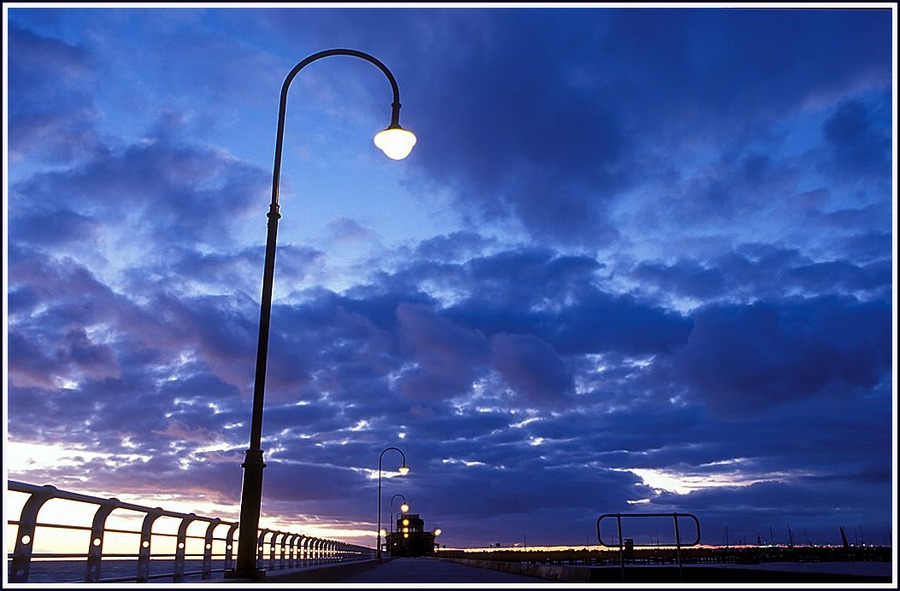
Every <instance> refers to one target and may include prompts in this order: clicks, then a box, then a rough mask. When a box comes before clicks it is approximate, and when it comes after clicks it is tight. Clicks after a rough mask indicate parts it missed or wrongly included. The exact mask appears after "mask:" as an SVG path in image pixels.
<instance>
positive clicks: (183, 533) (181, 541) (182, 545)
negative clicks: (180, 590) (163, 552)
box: [172, 513, 196, 583]
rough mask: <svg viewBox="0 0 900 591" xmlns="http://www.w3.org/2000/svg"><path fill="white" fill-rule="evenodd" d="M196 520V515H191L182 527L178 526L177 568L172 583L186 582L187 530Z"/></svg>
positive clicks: (176, 545)
mask: <svg viewBox="0 0 900 591" xmlns="http://www.w3.org/2000/svg"><path fill="white" fill-rule="evenodd" d="M195 518H196V515H194V514H193V513H189V514H188V515H186V516H185V517H184V519H182V520H181V525H179V526H178V537H177V538H176V541H175V567H174V572H173V573H172V581H173V582H175V583H181V582H183V581H184V555H185V552H186V550H187V528H188V526H189V525H190V524H191V522H192V521H194V519H195Z"/></svg>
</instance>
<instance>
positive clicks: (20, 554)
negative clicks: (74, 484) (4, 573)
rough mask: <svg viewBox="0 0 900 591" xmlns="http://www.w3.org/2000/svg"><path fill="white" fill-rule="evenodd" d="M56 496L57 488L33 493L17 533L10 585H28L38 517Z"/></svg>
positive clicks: (42, 488)
mask: <svg viewBox="0 0 900 591" xmlns="http://www.w3.org/2000/svg"><path fill="white" fill-rule="evenodd" d="M54 496H56V487H55V486H50V485H49V484H48V485H45V486H42V487H41V488H40V490H39V491H36V492H32V493H31V496H30V497H28V500H27V501H25V505H24V506H23V507H22V514H21V515H20V516H19V528H18V531H17V532H16V548H15V550H14V551H13V559H12V562H11V563H10V565H9V582H10V583H27V582H28V571H29V570H30V569H31V552H32V549H33V548H34V532H35V529H36V528H37V516H38V512H39V511H40V510H41V507H42V506H43V505H44V503H46V502H47V501H49V500H50V499H52V498H53V497H54Z"/></svg>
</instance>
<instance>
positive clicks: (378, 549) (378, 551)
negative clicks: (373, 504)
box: [375, 447, 409, 558]
mask: <svg viewBox="0 0 900 591" xmlns="http://www.w3.org/2000/svg"><path fill="white" fill-rule="evenodd" d="M391 450H394V451H397V452H400V457H402V458H403V465H402V466H400V475H401V476H405V475H406V474H407V473H408V472H409V466H407V465H406V454H405V453H403V450H402V449H400V448H399V447H386V448H384V450H382V452H381V455H380V456H378V526H377V527H378V531H377V532H376V534H375V553H376V555H377V556H378V557H379V558H381V460H382V459H384V454H386V453H387V452H389V451H391Z"/></svg>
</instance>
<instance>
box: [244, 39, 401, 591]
mask: <svg viewBox="0 0 900 591" xmlns="http://www.w3.org/2000/svg"><path fill="white" fill-rule="evenodd" d="M337 55H345V56H350V57H356V58H360V59H363V60H366V61H368V62H369V63H372V64H374V65H375V66H377V67H378V69H380V70H381V71H382V72H383V73H384V75H385V76H387V79H388V82H390V84H391V89H392V91H393V94H394V96H393V103H391V122H390V124H389V125H388V126H387V128H386V129H384V130H382V131H380V132H379V133H378V134H377V135H376V136H375V145H376V146H378V147H379V148H380V149H381V150H382V151H384V153H385V154H386V155H387V156H388V157H389V158H391V159H393V160H402V159H403V158H406V156H408V155H409V153H410V151H411V150H412V147H413V145H415V143H416V136H415V135H413V134H412V133H411V132H409V131H407V130H405V129H403V128H402V127H400V91H399V89H398V87H397V81H396V80H395V79H394V75H393V74H392V73H391V71H390V70H388V68H387V66H385V65H384V64H383V63H381V62H380V61H379V60H378V59H376V58H374V57H372V56H371V55H369V54H367V53H363V52H361V51H357V50H355V49H328V50H325V51H320V52H318V53H314V54H312V55H310V56H309V57H307V58H306V59H304V60H303V61H301V62H300V63H298V64H297V65H296V66H294V68H293V69H292V70H291V71H290V73H289V74H288V75H287V78H285V80H284V84H283V85H282V87H281V102H280V106H279V109H278V133H277V136H276V140H275V167H274V171H273V174H272V203H271V204H270V206H269V213H268V219H269V221H268V233H267V236H266V256H265V268H264V270H263V285H262V300H261V302H260V312H259V342H258V345H257V350H256V377H255V382H254V386H253V411H252V415H251V422H250V447H249V449H248V450H247V452H246V454H245V456H244V463H243V464H241V467H242V468H243V469H244V480H243V487H242V489H241V514H240V526H239V527H240V530H239V538H238V540H239V543H238V552H237V565H236V568H235V570H234V571H231V572H229V573H228V576H229V577H234V578H251V579H254V580H256V579H258V578H259V575H260V572H259V571H257V567H256V553H257V543H258V542H257V534H258V530H259V515H260V507H261V504H262V475H263V468H265V466H266V465H265V463H263V452H262V449H261V440H262V415H263V395H264V391H265V385H266V362H267V358H268V349H269V321H270V317H271V310H272V287H273V283H274V277H275V244H276V236H277V234H278V219H279V218H280V217H281V214H280V213H279V205H278V193H279V184H280V176H281V153H282V145H283V143H284V120H285V110H286V107H287V96H288V88H289V87H290V85H291V82H292V81H293V80H294V77H295V76H296V75H297V74H298V73H299V72H300V70H302V69H303V68H305V67H306V66H308V65H309V64H311V63H313V62H314V61H317V60H319V59H322V58H325V57H330V56H337ZM404 463H405V462H404Z"/></svg>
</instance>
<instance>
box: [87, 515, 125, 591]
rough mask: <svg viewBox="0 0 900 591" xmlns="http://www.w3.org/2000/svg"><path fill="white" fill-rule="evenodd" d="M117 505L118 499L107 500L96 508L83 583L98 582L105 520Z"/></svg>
mask: <svg viewBox="0 0 900 591" xmlns="http://www.w3.org/2000/svg"><path fill="white" fill-rule="evenodd" d="M118 505H119V500H118V499H109V501H107V502H104V503H102V504H100V505H98V507H97V511H96V512H95V513H94V521H93V523H92V524H91V541H90V544H89V546H88V557H87V564H86V565H85V569H84V582H85V583H99V582H100V563H101V561H102V560H103V534H104V533H105V531H106V518H107V517H109V514H110V513H112V512H113V510H115V509H116V507H118Z"/></svg>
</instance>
